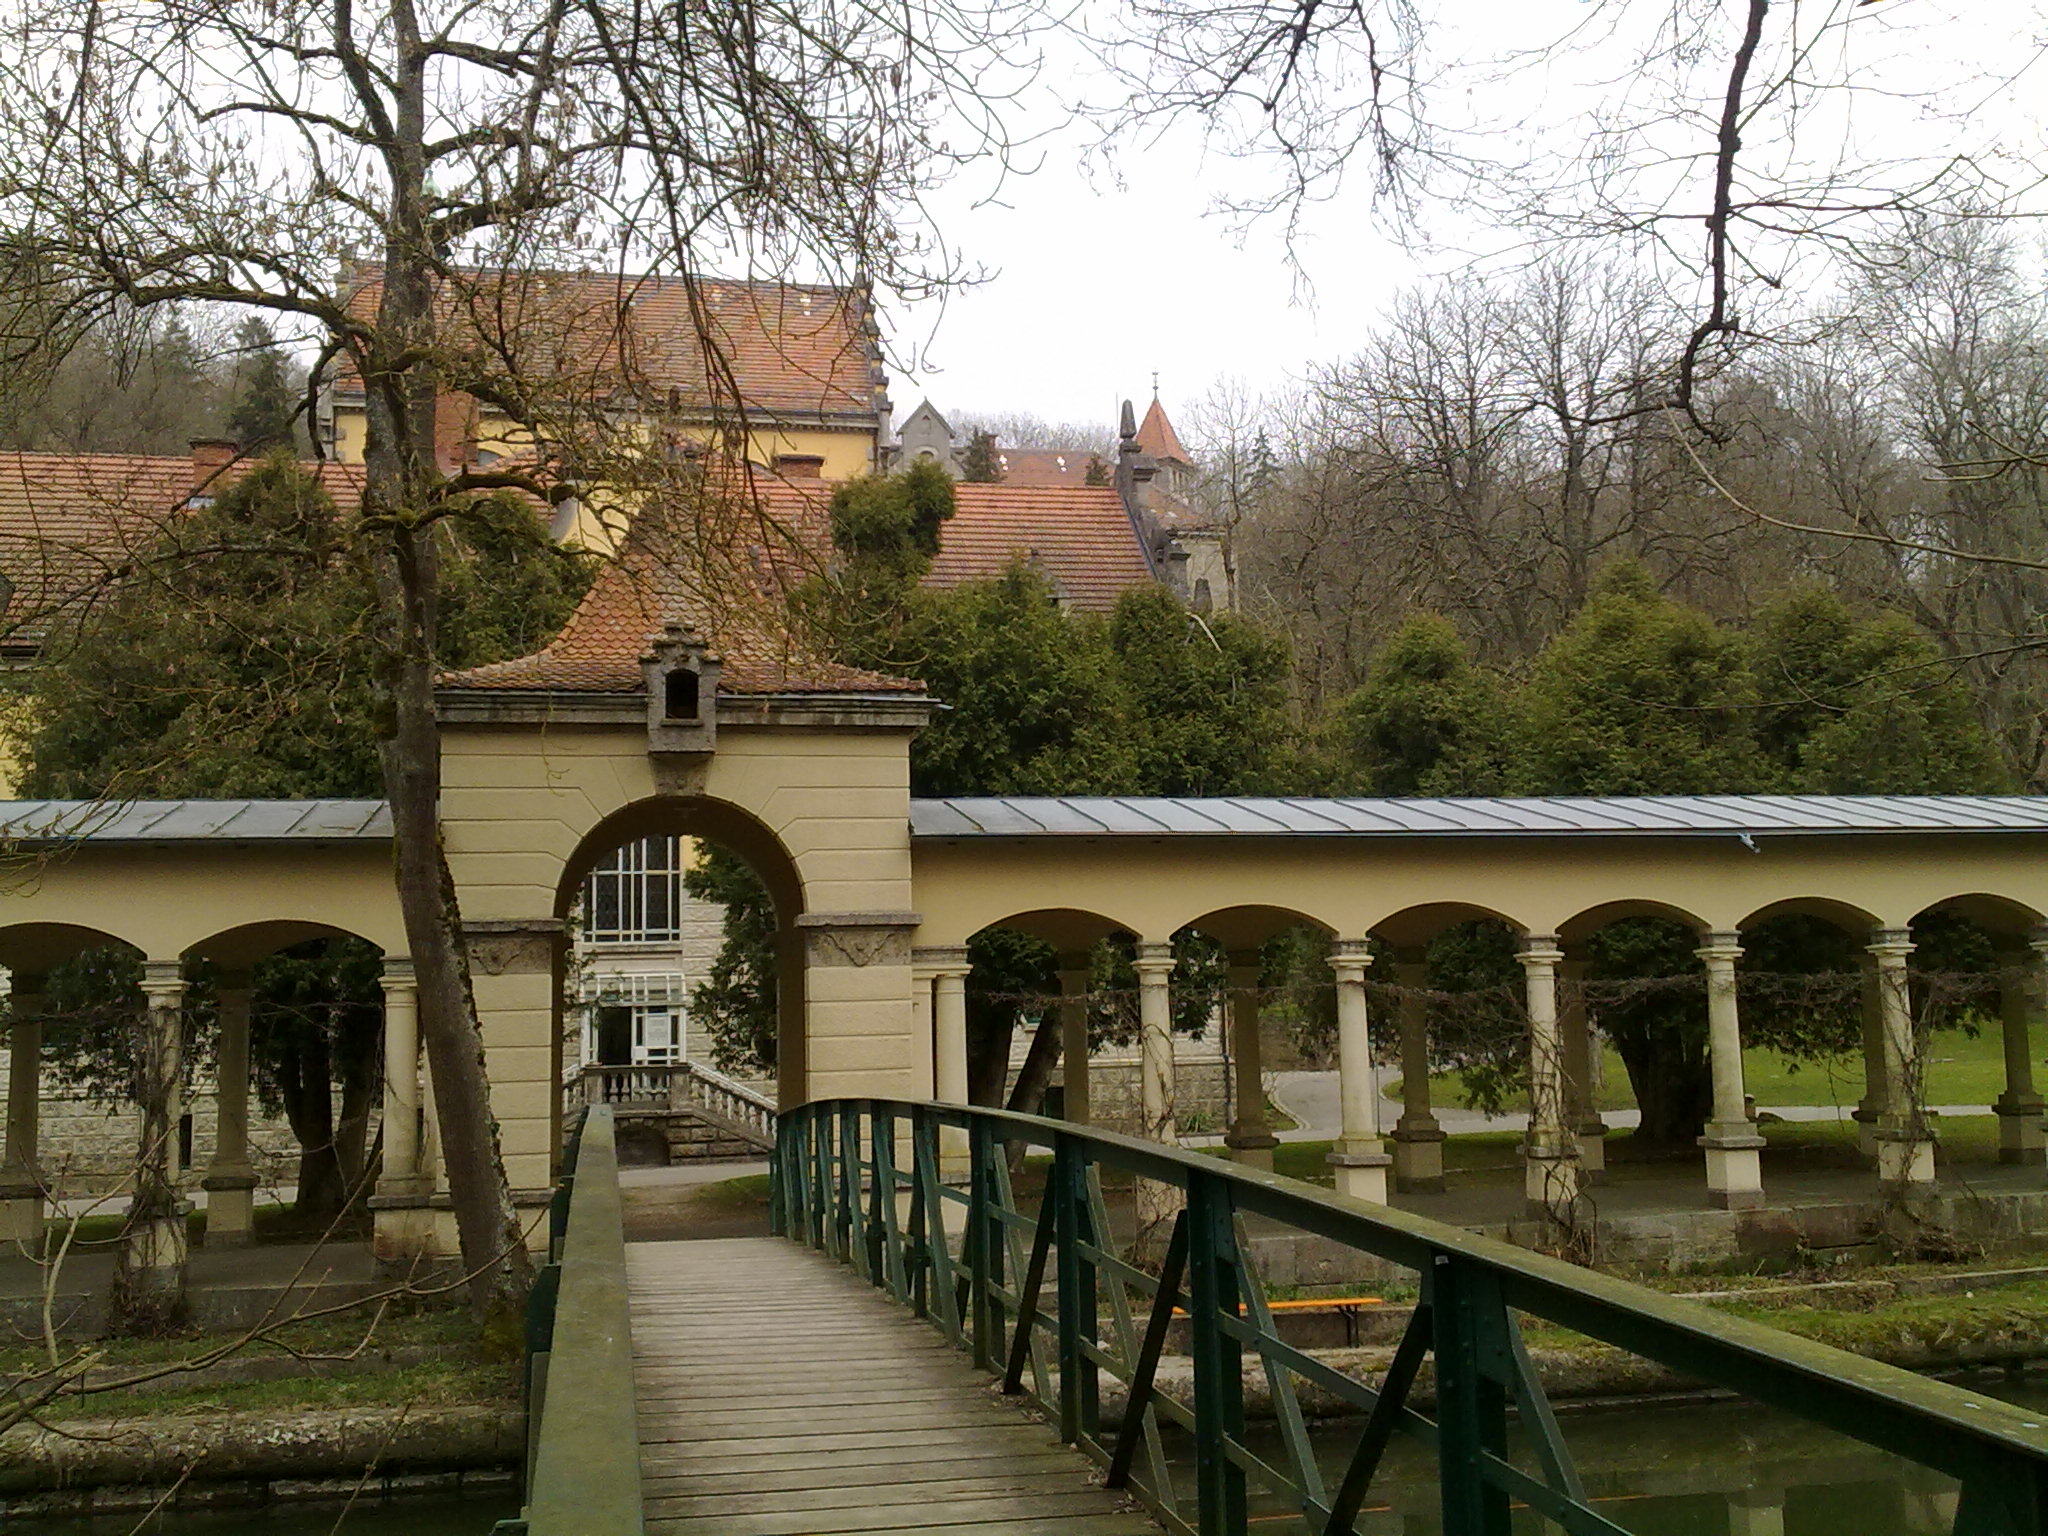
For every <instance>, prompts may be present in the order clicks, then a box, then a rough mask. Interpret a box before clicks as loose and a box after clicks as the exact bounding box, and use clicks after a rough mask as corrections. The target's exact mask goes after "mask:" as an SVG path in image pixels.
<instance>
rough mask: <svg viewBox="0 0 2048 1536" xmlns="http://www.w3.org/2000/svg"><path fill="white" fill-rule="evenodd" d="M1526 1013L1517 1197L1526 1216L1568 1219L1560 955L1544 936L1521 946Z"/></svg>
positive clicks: (1571, 1189)
mask: <svg viewBox="0 0 2048 1536" xmlns="http://www.w3.org/2000/svg"><path fill="white" fill-rule="evenodd" d="M1517 958H1519V959H1520V960H1521V962H1522V975H1523V982H1524V985H1525V987H1526V989H1527V995H1528V1010H1529V1134H1528V1138H1527V1140H1526V1141H1524V1142H1523V1144H1522V1159H1523V1161H1522V1192H1523V1195H1524V1197H1525V1198H1526V1200H1527V1202H1528V1206H1529V1211H1530V1214H1531V1215H1534V1216H1540V1217H1545V1218H1549V1219H1558V1218H1560V1217H1564V1216H1567V1215H1568V1214H1569V1213H1570V1211H1571V1208H1572V1204H1573V1202H1574V1201H1576V1200H1577V1199H1578V1197H1579V1144H1578V1138H1577V1137H1576V1136H1574V1135H1573V1134H1572V1131H1571V1128H1570V1127H1569V1126H1567V1125H1566V1124H1565V1113H1564V1062H1563V1056H1562V1051H1561V1048H1560V1041H1559V1038H1558V1024H1557V967H1558V964H1559V963H1560V962H1561V961H1562V960H1563V959H1564V951H1563V950H1561V949H1559V948H1558V947H1557V939H1556V938H1555V937H1554V936H1553V935H1551V934H1547V933H1540V934H1530V935H1529V936H1528V937H1527V938H1526V939H1524V940H1523V941H1522V948H1521V953H1520V955H1519V956H1518V957H1517Z"/></svg>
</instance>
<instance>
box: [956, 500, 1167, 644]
mask: <svg viewBox="0 0 2048 1536" xmlns="http://www.w3.org/2000/svg"><path fill="white" fill-rule="evenodd" d="M953 497H954V511H953V520H952V521H951V522H949V523H947V524H946V526H945V527H944V528H943V529H942V530H941V531H940V534H939V539H940V545H939V556H938V559H936V560H934V561H933V562H932V571H931V575H930V576H928V577H926V578H925V579H926V580H927V581H928V582H930V583H931V584H932V585H933V586H938V587H957V586H959V585H961V584H962V583H964V582H970V581H985V580H987V579H989V578H990V577H993V576H1000V575H1001V574H1002V573H1003V571H1004V569H1005V568H1006V567H1008V566H1009V564H1010V562H1011V561H1013V560H1019V559H1021V560H1026V561H1029V562H1030V563H1031V564H1033V565H1035V566H1037V567H1038V568H1039V569H1040V570H1042V571H1043V572H1044V573H1045V574H1046V576H1047V577H1049V578H1050V579H1051V580H1052V582H1053V583H1054V585H1055V586H1056V587H1058V589H1059V592H1060V596H1061V597H1062V598H1064V599H1065V600H1066V602H1067V603H1068V604H1069V605H1070V606H1072V607H1075V608H1080V609H1083V610H1086V611H1089V612H1097V613H1107V612H1108V611H1109V610H1110V609H1112V608H1114V607H1115V606H1116V600H1117V598H1119V597H1120V596H1122V595H1123V593H1124V592H1125V591H1126V590H1128V589H1129V588H1131V587H1135V586H1142V585H1143V584H1144V583H1146V582H1148V581H1150V580H1152V568H1151V566H1150V565H1149V564H1148V563H1147V561H1146V559H1145V550H1144V546H1143V545H1142V544H1140V543H1139V541H1138V534H1137V530H1136V529H1134V528H1133V527H1132V526H1131V519H1130V517H1129V515H1128V514H1127V513H1126V512H1125V511H1124V504H1123V500H1122V498H1120V497H1119V496H1118V495H1117V493H1116V489H1115V487H1113V486H1107V485H1073V486H1052V487H1040V486H1024V485H1012V484H1010V483H1009V482H1007V481H1005V482H1003V483H1001V484H997V485H961V486H956V487H955V488H954V492H953Z"/></svg>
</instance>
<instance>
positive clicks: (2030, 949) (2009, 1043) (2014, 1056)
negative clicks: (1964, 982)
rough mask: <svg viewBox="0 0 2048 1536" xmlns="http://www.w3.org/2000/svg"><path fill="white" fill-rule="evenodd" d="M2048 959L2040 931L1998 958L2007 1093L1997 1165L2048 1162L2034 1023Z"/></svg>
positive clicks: (2001, 1099)
mask: <svg viewBox="0 0 2048 1536" xmlns="http://www.w3.org/2000/svg"><path fill="white" fill-rule="evenodd" d="M2044 960H2048V936H2044V935H2042V934H2040V933H2039V932H2038V931H2037V934H2036V936H2035V938H2034V940H2033V942H2032V943H2031V944H2029V945H2028V946H2027V947H2026V948H2025V949H2014V950H2007V951H2005V952H2003V953H2001V954H2000V955H1999V957H1998V962H1999V984H1998V1013H1999V1023H2000V1027H2001V1031H2002V1033H2003V1036H2004V1041H2005V1092H2003V1093H2001V1094H2000V1095H1999V1096H1998V1102H1997V1103H1996V1104H1994V1105H1992V1110H1993V1112H1994V1113H1996V1114H1997V1116H1998V1160H1999V1161H2000V1162H2001V1163H2035V1164H2038V1163H2041V1162H2042V1161H2044V1158H2048V1135H2044V1132H2043V1125H2042V1106H2041V1095H2040V1094H2038V1093H2036V1092H2035V1091H2034V1052H2033V1041H2032V1034H2033V1023H2034V1019H2035V1016H2036V1015H2037V1014H2039V1013H2040V1011H2041V1008H2042V1004H2043V1002H2044V1000H2048V998H2044V994H2048V986H2044V984H2043V983H2044V980H2048V978H2044V976H2043V974H2042V965H2043V962H2044Z"/></svg>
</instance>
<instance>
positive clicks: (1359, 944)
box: [1330, 939, 1372, 982]
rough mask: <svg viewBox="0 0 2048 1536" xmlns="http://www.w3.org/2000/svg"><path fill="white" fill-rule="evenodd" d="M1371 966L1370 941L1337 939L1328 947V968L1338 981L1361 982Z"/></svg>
mask: <svg viewBox="0 0 2048 1536" xmlns="http://www.w3.org/2000/svg"><path fill="white" fill-rule="evenodd" d="M1371 966H1372V941H1371V940H1370V939H1339V940H1337V941H1336V942H1335V943H1334V944H1332V945H1331V946H1330V968H1331V969H1332V970H1334V971H1335V972H1336V973H1337V979H1338V980H1339V981H1347V982H1363V981H1364V980H1365V973H1366V971H1367V970H1369V969H1370V968H1371Z"/></svg>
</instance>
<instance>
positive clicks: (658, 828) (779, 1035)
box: [552, 795, 807, 1105]
mask: <svg viewBox="0 0 2048 1536" xmlns="http://www.w3.org/2000/svg"><path fill="white" fill-rule="evenodd" d="M666 836H675V837H684V838H692V839H697V840H701V841H703V842H709V843H716V844H718V845H719V846H720V847H723V848H726V849H729V850H730V851H732V852H733V853H735V854H737V855H738V856H739V857H740V858H741V859H742V860H744V861H745V863H746V864H747V866H748V868H750V869H751V870H752V871H753V872H754V874H755V876H756V877H757V878H758V879H759V880H760V881H761V884H762V886H763V887H764V888H765V889H766V891H767V892H768V897H769V900H770V902H771V903H772V904H773V906H774V908H775V929H776V934H775V1002H776V1079H777V1084H776V1086H777V1095H778V1098H779V1101H780V1102H781V1103H783V1104H785V1105H788V1104H795V1103H798V1102H801V1100H802V1099H803V1098H804V1095H805V1089H804V1083H805V1028H804V1020H805V966H804V945H803V933H802V929H801V927H800V926H799V920H800V919H801V918H802V917H803V915H804V913H805V911H806V910H807V903H806V900H805V892H804V883H803V876H802V874H801V872H800V871H799V870H798V868H797V863H796V860H795V858H794V857H792V855H791V854H790V852H789V850H788V848H786V847H785V846H784V845H783V842H782V839H781V838H779V837H778V836H776V834H775V832H774V831H773V830H772V829H771V828H770V827H769V826H768V825H767V824H766V823H764V822H763V821H761V820H760V819H759V818H758V817H757V816H755V815H753V814H752V813H751V812H749V811H746V810H744V809H742V808H741V807H739V806H737V805H734V804H732V803H731V802H730V801H726V800H720V799H716V798H714V797H712V796H709V795H657V796H654V797H652V798H650V799H645V800H637V801H635V802H633V803H632V804H630V805H626V806H622V807H621V808H620V809H618V810H616V811H613V812H612V813H611V814H610V815H608V816H606V817H605V818H604V819H603V820H601V821H599V822H598V823H597V824H596V825H595V826H593V827H592V828H590V830H589V831H587V832H586V833H584V834H583V836H582V837H581V838H580V839H579V840H578V842H577V844H576V848H575V850H574V852H572V853H571V854H570V855H569V857H568V858H567V859H566V860H564V861H563V864H562V870H561V874H560V877H559V879H558V881H557V884H556V888H555V915H556V916H557V917H559V918H563V919H566V918H568V916H569V915H570V913H571V911H572V910H573V909H574V907H575V905H576V902H577V899H578V898H579V897H580V896H581V894H582V892H583V888H584V884H585V882H586V881H587V880H588V879H589V877H590V874H591V872H592V871H593V870H594V869H596V867H597V865H598V862H599V861H600V860H601V859H603V858H604V857H605V856H606V855H607V854H610V853H612V852H613V851H614V850H616V849H619V848H622V847H625V846H626V845H628V844H630V843H633V842H636V841H638V840H640V839H642V838H648V837H666ZM569 961H570V955H569V953H568V946H566V945H564V946H561V947H560V949H559V951H558V955H557V959H556V975H555V988H554V996H555V1000H556V1006H557V1008H558V1009H559V1008H560V1007H561V1006H562V1005H563V1003H564V1001H565V993H566V984H567V977H566V974H565V968H566V966H567V965H568V964H569ZM563 1025H564V1021H563V1020H562V1019H560V1018H557V1020H556V1023H555V1028H554V1030H553V1032H552V1033H553V1041H554V1055H555V1070H554V1078H555V1084H556V1096H555V1097H556V1102H557V1104H558V1105H559V1103H560V1102H561V1089H562V1087H563V1082H564V1074H563V1060H562V1058H563V1038H562V1037H563Z"/></svg>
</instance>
